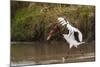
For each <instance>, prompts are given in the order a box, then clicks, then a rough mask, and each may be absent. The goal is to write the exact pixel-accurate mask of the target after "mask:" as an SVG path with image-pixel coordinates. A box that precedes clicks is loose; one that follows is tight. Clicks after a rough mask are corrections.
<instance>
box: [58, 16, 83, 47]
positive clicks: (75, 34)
mask: <svg viewBox="0 0 100 67" xmlns="http://www.w3.org/2000/svg"><path fill="white" fill-rule="evenodd" d="M58 23H60V24H61V25H62V26H65V25H66V29H68V30H69V33H68V34H63V36H64V39H65V40H66V41H67V42H68V43H69V48H72V47H73V46H74V47H76V48H77V46H78V45H80V44H83V43H84V42H82V33H81V32H80V31H79V29H77V28H75V27H73V26H72V25H71V24H70V23H69V22H68V20H67V21H65V19H64V18H63V17H59V18H58Z"/></svg>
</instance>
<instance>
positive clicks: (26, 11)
mask: <svg viewBox="0 0 100 67" xmlns="http://www.w3.org/2000/svg"><path fill="white" fill-rule="evenodd" d="M58 16H65V17H67V19H68V20H69V22H71V23H72V25H74V26H75V27H77V28H79V29H80V30H81V32H82V33H83V37H84V40H87V41H92V40H94V39H95V7H94V6H89V5H86V6H85V5H69V4H68V5H66V4H50V3H30V2H19V1H12V3H11V40H12V41H45V40H46V37H47V35H48V31H49V27H50V25H51V24H52V23H55V22H57V21H56V19H57V17H58ZM56 40H57V39H56Z"/></svg>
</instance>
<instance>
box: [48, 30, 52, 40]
mask: <svg viewBox="0 0 100 67" xmlns="http://www.w3.org/2000/svg"><path fill="white" fill-rule="evenodd" d="M52 33H53V30H51V31H50V32H49V35H48V37H47V40H49V39H50V38H51V36H52Z"/></svg>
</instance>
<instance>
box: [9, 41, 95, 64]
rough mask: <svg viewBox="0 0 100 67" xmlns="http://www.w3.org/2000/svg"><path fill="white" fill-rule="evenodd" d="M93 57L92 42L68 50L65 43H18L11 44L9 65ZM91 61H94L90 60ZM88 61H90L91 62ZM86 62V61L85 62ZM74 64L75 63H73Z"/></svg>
mask: <svg viewBox="0 0 100 67" xmlns="http://www.w3.org/2000/svg"><path fill="white" fill-rule="evenodd" d="M88 55H89V57H90V56H93V57H94V56H95V44H94V42H91V43H86V44H83V45H80V46H78V48H75V47H73V48H72V49H69V46H68V44H67V43H65V42H25V43H23V42H18V43H12V44H11V63H17V64H24V65H25V64H27V63H28V64H29V63H30V64H49V63H63V62H68V61H66V59H68V60H69V61H70V59H73V58H74V59H75V58H78V57H81V56H85V57H88ZM92 60H94V59H93V58H92ZM92 60H90V61H92ZM87 61H88V60H87ZM74 62H76V61H74Z"/></svg>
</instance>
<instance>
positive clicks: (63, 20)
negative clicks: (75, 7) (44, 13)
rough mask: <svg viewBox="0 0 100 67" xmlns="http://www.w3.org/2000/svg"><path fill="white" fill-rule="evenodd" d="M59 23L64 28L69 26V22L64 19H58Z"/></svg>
mask: <svg viewBox="0 0 100 67" xmlns="http://www.w3.org/2000/svg"><path fill="white" fill-rule="evenodd" d="M57 20H58V23H59V24H61V25H62V26H64V25H66V24H69V22H68V20H67V19H65V18H64V17H58V19H57Z"/></svg>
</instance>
